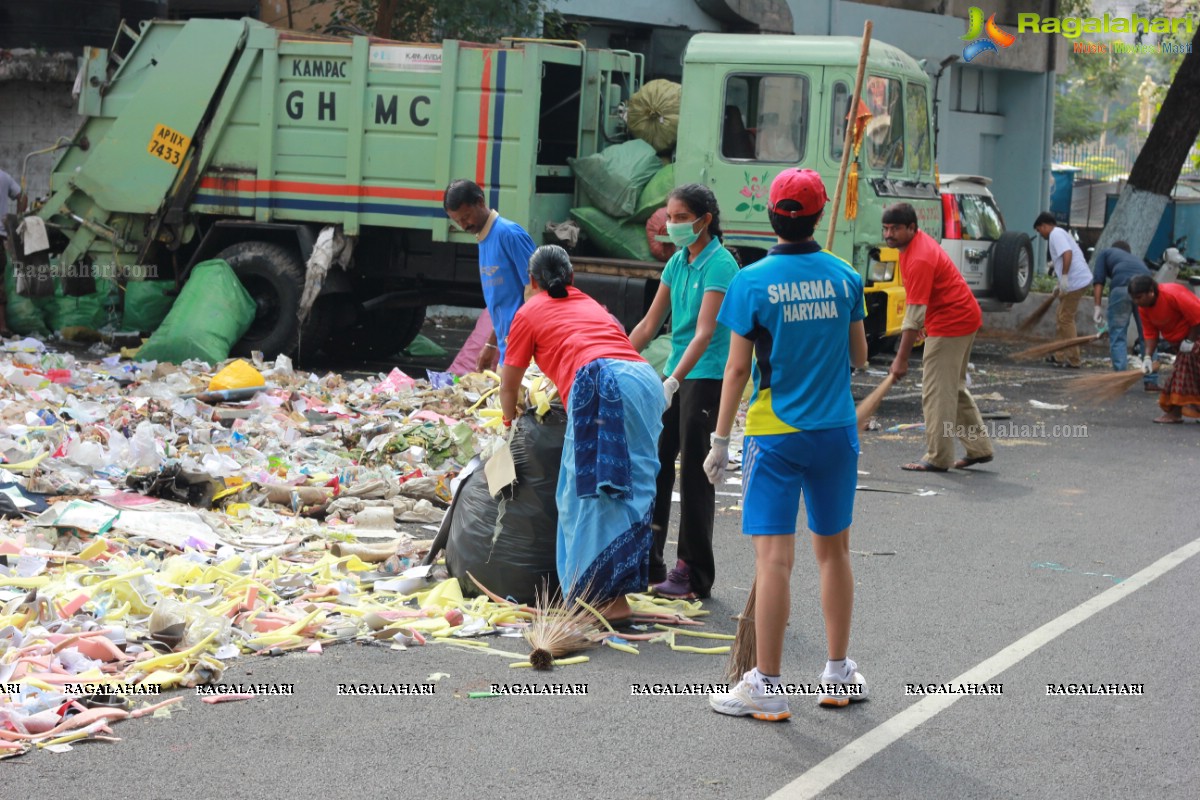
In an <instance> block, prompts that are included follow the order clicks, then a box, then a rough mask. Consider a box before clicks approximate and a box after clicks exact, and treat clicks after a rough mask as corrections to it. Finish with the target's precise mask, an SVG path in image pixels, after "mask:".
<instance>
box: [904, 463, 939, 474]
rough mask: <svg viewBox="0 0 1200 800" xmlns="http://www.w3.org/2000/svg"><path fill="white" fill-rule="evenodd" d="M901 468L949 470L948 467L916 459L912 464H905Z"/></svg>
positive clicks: (926, 470) (931, 470)
mask: <svg viewBox="0 0 1200 800" xmlns="http://www.w3.org/2000/svg"><path fill="white" fill-rule="evenodd" d="M900 469H905V470H908V471H909V472H949V471H950V470H949V469H947V468H946V467H935V466H934V465H933V464H930V463H929V462H928V461H914V462H912V463H911V464H904V465H902V466H901V467H900Z"/></svg>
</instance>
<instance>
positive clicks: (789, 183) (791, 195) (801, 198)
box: [767, 167, 829, 219]
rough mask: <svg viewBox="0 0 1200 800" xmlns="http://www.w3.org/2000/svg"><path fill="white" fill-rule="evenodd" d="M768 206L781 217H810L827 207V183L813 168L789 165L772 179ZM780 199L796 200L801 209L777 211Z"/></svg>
mask: <svg viewBox="0 0 1200 800" xmlns="http://www.w3.org/2000/svg"><path fill="white" fill-rule="evenodd" d="M768 199H769V200H770V204H769V205H768V206H767V208H768V209H769V210H770V211H771V212H772V213H774V214H778V215H780V216H781V217H791V218H792V219H795V218H796V217H810V216H812V215H813V214H816V213H817V212H818V211H821V210H822V209H824V208H825V204H826V203H828V202H829V195H827V194H825V183H824V182H823V181H822V180H821V176H820V175H818V174H817V173H816V172H815V171H814V170H811V169H797V168H795V167H789V168H788V169H785V170H784V171H783V172H781V173H779V174H778V175H776V176H775V180H773V181H771V194H770V197H769V198H768ZM780 200H795V201H796V202H797V203H799V204H800V210H799V211H776V210H775V205H776V203H778V202H779V201H780Z"/></svg>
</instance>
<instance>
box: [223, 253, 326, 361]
mask: <svg viewBox="0 0 1200 800" xmlns="http://www.w3.org/2000/svg"><path fill="white" fill-rule="evenodd" d="M217 258H223V259H225V261H227V262H228V263H229V266H231V267H232V268H233V271H234V272H235V273H236V274H237V276H238V280H240V281H241V282H242V286H244V287H245V288H246V291H247V292H249V293H250V297H251V298H253V300H254V305H255V307H256V311H255V314H254V322H252V323H250V329H249V330H248V331H246V334H245V335H244V336H242V338H241V339H240V340H238V342H237V344H235V345H234V346H233V354H234V355H238V356H248V355H250V352H251V351H253V350H260V351H262V354H263V356H264V357H266V358H274V357H275V356H277V355H279V354H280V353H284V354H290V353H293V352H295V350H296V344H297V341H298V338H299V333H300V323H299V320H297V319H296V312H297V310H298V309H299V308H300V293H301V292H303V291H304V264H303V263H301V261H300V256H299V255H297V254H296V253H295V252H294V251H292V250H289V249H288V248H286V247H283V246H281V245H278V244H273V243H271V242H239V243H238V244H235V245H231V246H230V247H226V248H225V249H224V250H222V251H221V252H220V253H218V254H217ZM306 349H307V345H306Z"/></svg>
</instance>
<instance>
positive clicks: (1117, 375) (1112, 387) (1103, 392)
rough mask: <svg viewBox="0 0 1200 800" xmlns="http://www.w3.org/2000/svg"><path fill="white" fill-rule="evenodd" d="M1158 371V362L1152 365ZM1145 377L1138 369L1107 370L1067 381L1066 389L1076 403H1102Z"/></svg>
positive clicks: (1113, 398)
mask: <svg viewBox="0 0 1200 800" xmlns="http://www.w3.org/2000/svg"><path fill="white" fill-rule="evenodd" d="M1154 367H1155V371H1156V372H1158V364H1157V363H1156V364H1155V365H1154ZM1144 377H1145V375H1144V373H1143V372H1142V371H1141V370H1140V369H1127V370H1124V371H1123V372H1109V373H1107V374H1104V375H1085V376H1083V377H1082V378H1075V379H1074V380H1070V381H1067V383H1066V389H1067V392H1068V393H1069V394H1070V395H1071V398H1072V399H1073V400H1074V401H1075V402H1076V403H1104V402H1107V401H1109V400H1115V399H1117V398H1118V397H1120V396H1121V395H1123V394H1125V393H1126V392H1127V391H1129V390H1130V389H1132V388H1133V387H1134V386H1136V385H1137V384H1138V383H1140V382H1141V381H1142V379H1143V378H1144Z"/></svg>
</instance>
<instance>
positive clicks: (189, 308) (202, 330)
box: [137, 258, 256, 364]
mask: <svg viewBox="0 0 1200 800" xmlns="http://www.w3.org/2000/svg"><path fill="white" fill-rule="evenodd" d="M255 310H256V309H255V305H254V300H253V299H251V297H250V294H249V293H248V292H247V291H246V289H245V287H243V286H242V282H241V281H239V280H238V277H237V275H236V274H234V271H233V269H232V268H230V266H229V264H227V263H225V261H223V260H221V259H219V258H215V259H213V260H211V261H205V262H203V263H200V264H197V265H196V266H195V267H194V268H193V269H192V272H191V274H190V275H189V276H188V280H187V283H185V284H184V285H183V290H182V291H181V292H180V293H179V297H177V298H176V299H175V304H174V305H173V306H171V310H170V312H169V313H168V314H167V316H166V319H164V320H163V321H162V324H161V325H159V326H158V330H156V331H155V332H154V334H153V335H152V336H151V337H150V341H148V342H146V344H145V345H143V346H142V349H141V350H139V351H138V354H137V360H138V361H169V362H171V363H173V364H182V363H183V362H184V361H186V360H188V359H189V358H194V359H199V360H200V361H207V362H208V363H209V364H218V363H220V362H222V361H224V360H225V359H227V358H229V351H230V349H231V348H232V347H233V345H234V344H235V343H237V341H238V339H241V338H242V336H244V335H245V334H246V331H248V330H249V329H250V325H251V323H253V322H254V314H255Z"/></svg>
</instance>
